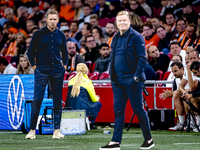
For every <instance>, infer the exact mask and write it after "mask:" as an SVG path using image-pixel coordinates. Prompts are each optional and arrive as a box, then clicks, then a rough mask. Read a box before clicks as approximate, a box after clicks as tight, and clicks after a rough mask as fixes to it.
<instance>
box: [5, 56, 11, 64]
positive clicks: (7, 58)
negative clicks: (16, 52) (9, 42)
mask: <svg viewBox="0 0 200 150" xmlns="http://www.w3.org/2000/svg"><path fill="white" fill-rule="evenodd" d="M11 58H12V55H6V56H5V59H6V60H7V61H8V63H10V61H11Z"/></svg>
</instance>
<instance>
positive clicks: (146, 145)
mask: <svg viewBox="0 0 200 150" xmlns="http://www.w3.org/2000/svg"><path fill="white" fill-rule="evenodd" d="M152 147H154V143H153V140H152V141H151V143H148V141H144V143H143V144H142V146H140V149H151V148H152Z"/></svg>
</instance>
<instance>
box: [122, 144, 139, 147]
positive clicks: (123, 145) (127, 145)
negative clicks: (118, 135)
mask: <svg viewBox="0 0 200 150" xmlns="http://www.w3.org/2000/svg"><path fill="white" fill-rule="evenodd" d="M138 145H139V144H122V145H120V146H122V147H129V146H131V147H134V146H137V147H138Z"/></svg>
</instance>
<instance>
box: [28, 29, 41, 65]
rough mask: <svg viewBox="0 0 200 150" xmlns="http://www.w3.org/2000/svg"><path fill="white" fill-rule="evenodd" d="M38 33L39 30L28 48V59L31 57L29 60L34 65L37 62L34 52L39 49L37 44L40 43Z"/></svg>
mask: <svg viewBox="0 0 200 150" xmlns="http://www.w3.org/2000/svg"><path fill="white" fill-rule="evenodd" d="M38 33H39V32H37V31H36V32H35V33H34V34H33V37H32V40H31V43H30V46H29V48H28V50H27V56H28V59H29V61H30V63H31V65H32V66H35V65H36V64H35V62H34V53H35V50H37V45H38V43H39V41H38V38H39V37H38Z"/></svg>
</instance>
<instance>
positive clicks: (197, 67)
mask: <svg viewBox="0 0 200 150" xmlns="http://www.w3.org/2000/svg"><path fill="white" fill-rule="evenodd" d="M199 67H200V62H198V61H193V62H192V64H191V66H190V70H191V71H192V70H193V69H194V70H198V71H199Z"/></svg>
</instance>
